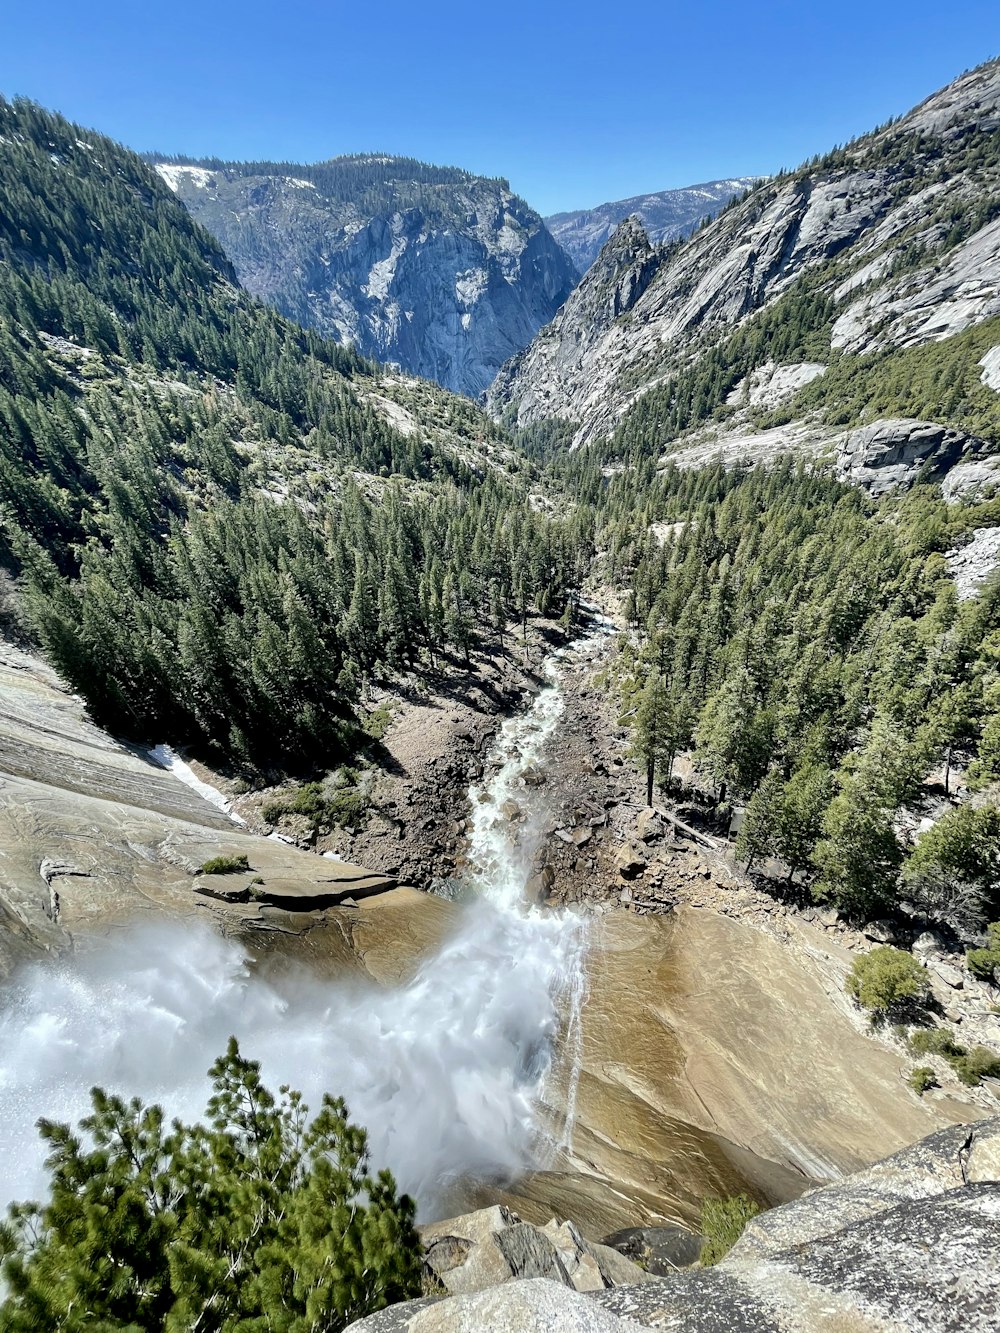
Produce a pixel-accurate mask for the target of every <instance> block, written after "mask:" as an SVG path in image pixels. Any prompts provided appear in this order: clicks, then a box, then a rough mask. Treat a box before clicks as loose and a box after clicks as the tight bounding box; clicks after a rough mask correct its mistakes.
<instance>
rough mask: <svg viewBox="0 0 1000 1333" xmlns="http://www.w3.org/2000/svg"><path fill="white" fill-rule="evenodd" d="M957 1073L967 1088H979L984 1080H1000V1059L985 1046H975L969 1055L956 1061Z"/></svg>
mask: <svg viewBox="0 0 1000 1333" xmlns="http://www.w3.org/2000/svg"><path fill="white" fill-rule="evenodd" d="M954 1065H955V1073H956V1074H957V1075H958V1077H959V1081H960V1082H961V1083H964V1084H965V1085H966V1087H969V1088H975V1087H977V1086H978V1085H979V1084H980V1083H981V1082H982V1080H983V1079H984V1078H1000V1057H998V1056H995V1055H994V1054H993V1052H992V1051H988V1050H987V1049H986V1047H985V1046H974V1047H973V1048H972V1050H971V1051H969V1053H968V1054H967V1055H964V1056H962V1057H961V1058H960V1059H958V1060H956V1061H954Z"/></svg>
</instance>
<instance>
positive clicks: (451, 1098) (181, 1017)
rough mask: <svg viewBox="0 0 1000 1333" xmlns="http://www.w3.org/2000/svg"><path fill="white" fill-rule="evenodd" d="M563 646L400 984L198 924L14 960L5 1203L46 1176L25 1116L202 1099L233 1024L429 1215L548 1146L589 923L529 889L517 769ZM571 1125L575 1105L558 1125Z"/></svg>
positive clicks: (528, 810) (537, 817)
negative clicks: (296, 961)
mask: <svg viewBox="0 0 1000 1333" xmlns="http://www.w3.org/2000/svg"><path fill="white" fill-rule="evenodd" d="M604 633H606V628H605V627H604V626H603V625H602V626H600V627H599V629H598V630H597V631H596V632H595V634H594V635H592V636H591V637H590V639H589V640H584V641H583V643H582V644H581V645H579V650H580V651H584V652H587V651H592V650H593V649H594V647H595V646H596V643H597V642H598V640H599V637H600V636H601V635H603V634H604ZM559 656H560V655H559V654H557V655H556V656H555V657H554V658H553V659H550V661H549V662H548V664H547V666H546V676H547V683H546V685H545V687H544V688H543V689H542V691H541V692H540V694H539V695H538V697H537V698H536V700H535V702H534V705H533V707H532V708H531V709H530V710H528V711H527V712H526V713H524V714H522V715H521V716H519V717H517V718H514V719H511V720H509V721H507V722H505V723H504V725H503V728H502V732H501V735H500V737H499V738H498V741H497V745H496V749H495V751H494V765H493V766H492V768H491V770H490V771H491V772H492V776H491V777H490V778H489V779H488V780H486V781H485V782H484V784H483V785H482V786H480V787H476V788H473V790H472V792H471V796H472V821H471V823H472V827H471V832H470V836H469V856H470V862H471V866H472V869H471V871H470V873H469V874H468V876H467V889H466V897H464V898H463V903H462V910H461V919H460V924H459V926H458V928H457V930H456V931H455V933H454V934H453V935H452V936H451V938H450V939H448V940H447V941H446V942H445V943H444V944H443V946H442V947H441V948H440V949H439V951H438V952H437V953H436V954H435V955H434V956H433V957H432V958H430V959H429V960H428V961H427V962H426V963H425V964H424V965H423V966H422V967H421V969H420V971H419V973H418V974H417V975H416V977H415V978H414V979H413V980H412V981H411V982H409V983H408V984H406V985H403V986H400V987H397V988H394V989H384V988H380V987H377V986H375V985H374V984H372V985H361V984H358V983H355V984H348V983H343V982H335V983H331V982H328V981H320V980H318V979H317V978H315V977H312V976H309V975H305V974H300V975H298V976H296V977H293V978H290V979H289V978H285V979H283V980H281V981H275V980H266V979H264V978H262V977H261V976H260V975H259V974H256V973H255V972H254V971H253V970H252V969H251V968H250V967H249V966H248V959H247V956H246V954H245V953H244V951H243V950H242V948H241V947H240V946H239V945H237V944H235V943H233V942H232V941H227V940H225V939H223V938H221V937H220V936H219V935H217V934H216V933H214V932H213V931H212V930H211V929H210V928H209V927H208V926H207V925H205V924H202V923H197V924H189V923H171V924H167V925H146V926H143V927H141V928H138V929H133V930H123V931H122V932H120V933H119V934H118V935H117V936H116V937H115V938H113V939H112V940H111V941H109V942H108V943H107V944H105V945H102V946H101V947H99V948H95V949H93V950H92V951H90V952H87V953H85V954H82V955H81V956H79V957H77V958H74V959H69V960H64V961H63V962H61V963H59V964H55V965H36V966H34V967H33V968H30V969H28V970H27V971H25V972H24V973H22V974H21V975H20V977H19V979H18V980H17V982H16V984H15V985H14V986H12V987H10V988H8V992H7V994H5V995H3V996H2V997H0V1125H2V1127H3V1130H2V1147H3V1151H2V1154H0V1203H4V1204H5V1203H6V1202H7V1201H8V1200H10V1199H13V1198H26V1197H36V1196H37V1195H38V1194H39V1191H40V1190H41V1189H42V1188H43V1181H44V1175H43V1172H42V1169H41V1158H42V1153H41V1151H40V1145H39V1144H38V1140H37V1135H36V1132H35V1130H34V1122H35V1121H36V1119H37V1118H38V1116H40V1115H45V1116H47V1117H48V1118H50V1119H58V1120H75V1119H77V1118H78V1117H79V1116H80V1115H81V1114H83V1113H84V1112H85V1111H86V1110H87V1107H88V1096H87V1094H88V1090H89V1088H90V1087H91V1086H92V1085H94V1084H100V1085H102V1086H104V1087H107V1088H109V1089H114V1090H116V1091H120V1092H122V1093H125V1094H128V1095H132V1094H137V1095H140V1096H142V1097H144V1098H145V1099H147V1100H157V1101H160V1102H162V1103H163V1104H164V1105H165V1106H166V1107H167V1109H168V1111H169V1113H170V1114H173V1115H181V1116H183V1117H185V1118H195V1117H197V1116H198V1115H199V1114H200V1113H201V1112H202V1111H203V1109H204V1104H205V1100H206V1097H207V1091H208V1085H207V1079H206V1078H205V1071H206V1070H207V1068H208V1066H209V1065H210V1064H211V1062H212V1061H213V1059H214V1058H215V1057H216V1055H218V1054H219V1053H220V1052H221V1051H222V1050H223V1049H224V1047H225V1042H226V1039H227V1038H228V1036H229V1034H230V1033H235V1034H236V1035H237V1036H238V1037H239V1039H240V1042H241V1046H242V1049H243V1051H244V1053H245V1054H247V1055H249V1056H251V1057H253V1058H255V1059H258V1060H260V1061H261V1063H262V1066H263V1072H264V1075H265V1077H266V1079H267V1080H268V1081H269V1082H270V1084H271V1085H272V1086H277V1085H278V1084H279V1083H284V1082H287V1083H291V1084H292V1085H293V1086H295V1087H299V1088H301V1089H302V1090H303V1091H304V1092H305V1094H306V1098H307V1101H309V1102H310V1104H311V1105H313V1106H316V1105H317V1103H318V1100H319V1096H320V1094H321V1093H322V1092H323V1091H324V1090H326V1089H329V1090H330V1091H332V1092H334V1093H337V1094H340V1095H342V1096H343V1097H344V1098H345V1099H346V1100H347V1103H348V1106H349V1108H350V1111H351V1114H352V1117H353V1118H354V1119H355V1120H357V1121H358V1122H359V1123H361V1124H364V1125H366V1126H367V1128H368V1130H369V1136H370V1140H371V1146H372V1153H373V1159H374V1161H375V1163H376V1164H377V1165H379V1166H381V1165H386V1166H389V1167H390V1168H391V1169H392V1170H393V1172H394V1173H395V1175H396V1178H397V1181H398V1183H399V1185H400V1186H401V1188H403V1189H405V1190H407V1191H408V1192H410V1193H411V1194H413V1195H414V1196H415V1197H416V1198H417V1200H418V1203H419V1206H420V1211H421V1213H422V1215H423V1216H425V1217H429V1216H433V1215H434V1214H435V1211H436V1210H437V1209H438V1208H439V1207H442V1206H444V1205H445V1201H446V1199H447V1195H448V1191H449V1188H450V1187H451V1186H453V1185H454V1183H455V1181H456V1180H459V1179H464V1178H468V1177H480V1178H485V1179H510V1178H511V1177H513V1176H515V1175H516V1174H517V1173H518V1172H520V1171H522V1170H524V1169H526V1168H528V1167H531V1166H537V1165H542V1164H544V1162H545V1161H546V1160H547V1159H548V1157H549V1156H550V1155H551V1153H552V1151H553V1149H554V1147H555V1146H556V1145H555V1143H554V1142H553V1140H552V1139H551V1137H549V1136H547V1135H545V1134H543V1133H542V1132H541V1131H540V1130H539V1127H538V1115H537V1112H536V1104H537V1101H538V1099H539V1097H540V1096H541V1095H542V1094H543V1093H544V1092H545V1090H546V1087H547V1086H548V1087H549V1091H550V1093H551V1094H552V1096H553V1099H558V1097H559V1096H561V1098H562V1099H563V1101H564V1102H565V1103H566V1104H567V1106H568V1107H569V1108H570V1110H571V1107H572V1101H573V1097H574V1095H575V1067H576V1064H577V1062H578V1059H579V1043H580V1006H581V1004H582V1000H583V997H584V993H585V979H584V978H585V974H584V950H585V942H586V941H585V927H584V924H583V922H582V921H581V920H580V919H579V918H577V917H574V916H572V915H570V914H568V913H561V912H542V911H538V910H536V909H532V908H529V907H526V906H525V905H524V903H523V900H522V890H523V886H524V883H525V880H526V878H527V876H528V874H529V873H530V867H531V861H532V852H533V849H534V847H535V845H536V842H535V840H536V838H537V836H538V833H539V831H540V828H541V823H542V812H541V810H540V809H539V806H540V805H544V788H526V787H525V786H524V785H523V783H522V781H521V774H522V773H523V772H524V771H525V769H526V768H530V767H531V766H533V765H537V766H538V767H539V768H542V767H544V758H545V749H546V744H547V742H548V740H549V739H550V737H551V736H552V733H553V731H554V730H555V729H556V727H557V726H558V724H559V719H560V717H561V715H562V712H563V708H564V702H563V698H562V694H561V692H560V689H559V684H558V657H559ZM511 800H513V801H515V802H516V803H517V804H518V806H519V807H520V808H521V810H522V811H523V812H524V815H525V818H524V819H522V820H520V821H519V822H518V823H516V824H511V822H510V821H509V819H507V818H506V817H505V816H504V814H503V810H502V807H503V806H504V803H505V802H507V801H511ZM560 1037H561V1040H560ZM555 1082H558V1084H559V1087H558V1089H555V1088H553V1087H552V1084H553V1083H555ZM570 1130H571V1114H567V1116H566V1119H565V1125H564V1130H563V1138H564V1139H565V1138H566V1136H567V1135H568V1133H569V1132H570Z"/></svg>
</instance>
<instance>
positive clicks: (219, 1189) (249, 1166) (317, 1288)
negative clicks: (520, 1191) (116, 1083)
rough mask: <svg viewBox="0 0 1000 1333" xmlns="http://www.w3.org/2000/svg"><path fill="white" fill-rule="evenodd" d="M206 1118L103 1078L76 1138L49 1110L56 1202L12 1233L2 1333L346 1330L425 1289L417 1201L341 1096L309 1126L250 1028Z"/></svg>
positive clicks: (33, 1208) (228, 1057) (15, 1215)
mask: <svg viewBox="0 0 1000 1333" xmlns="http://www.w3.org/2000/svg"><path fill="white" fill-rule="evenodd" d="M210 1073H211V1077H212V1086H213V1094H212V1097H211V1100H210V1101H209V1104H208V1109H207V1114H206V1123H204V1124H194V1125H185V1124H183V1123H181V1122H180V1121H174V1122H173V1124H172V1125H168V1123H167V1121H166V1119H165V1116H164V1112H163V1110H162V1109H161V1108H160V1107H159V1106H145V1105H143V1104H142V1103H141V1102H140V1101H139V1100H138V1099H136V1098H133V1099H132V1100H130V1101H125V1100H123V1099H122V1098H120V1097H117V1096H113V1095H110V1094H108V1093H106V1092H104V1091H103V1090H102V1089H100V1088H95V1089H94V1091H93V1093H92V1105H93V1110H92V1113H91V1114H90V1115H89V1116H88V1117H86V1118H85V1119H84V1120H83V1121H81V1123H80V1130H79V1133H78V1134H74V1133H73V1132H72V1131H71V1130H70V1128H69V1126H68V1125H62V1124H57V1123H54V1122H52V1121H45V1120H43V1121H41V1122H40V1126H39V1128H40V1132H41V1135H42V1137H43V1139H45V1141H46V1143H47V1144H48V1146H49V1150H50V1152H49V1158H48V1162H47V1165H48V1169H49V1171H50V1174H51V1186H50V1196H49V1199H48V1200H47V1202H45V1203H44V1204H18V1205H14V1206H13V1207H12V1208H11V1212H10V1218H9V1220H8V1222H7V1223H6V1224H4V1225H3V1227H2V1229H0V1252H2V1255H3V1263H2V1276H3V1282H4V1288H5V1295H4V1299H3V1303H2V1305H0V1330H2V1331H3V1333H38V1330H41V1329H55V1328H58V1329H63V1330H65V1331H66V1333H76V1331H77V1330H79V1331H80V1333H83V1330H85V1329H93V1328H102V1329H108V1330H111V1329H121V1330H125V1329H129V1330H150V1331H151V1333H152V1330H165V1331H166V1333H169V1331H170V1330H180V1329H193V1328H197V1329H199V1330H208V1331H209V1333H212V1331H216V1333H249V1330H251V1329H263V1328H271V1329H281V1330H286V1333H335V1331H336V1330H339V1329H343V1328H345V1327H346V1326H347V1325H348V1324H350V1323H352V1322H354V1321H355V1320H356V1319H359V1318H362V1317H363V1316H365V1315H366V1314H370V1313H371V1312H373V1311H374V1310H378V1309H381V1308H382V1307H383V1306H385V1305H388V1304H391V1303H393V1302H395V1301H400V1300H405V1299H407V1298H408V1297H410V1296H414V1295H417V1294H418V1293H419V1291H420V1264H421V1247H420V1242H419V1239H418V1237H417V1235H416V1232H415V1230H414V1227H413V1215H414V1208H413V1204H412V1202H411V1201H410V1200H409V1199H408V1198H407V1197H406V1196H405V1195H404V1196H402V1197H397V1195H396V1189H395V1184H394V1182H393V1180H392V1177H391V1176H390V1175H389V1173H388V1172H386V1171H381V1172H379V1173H378V1174H377V1175H373V1174H372V1172H371V1171H370V1169H369V1164H368V1148H367V1143H366V1138H365V1134H364V1131H363V1130H361V1129H358V1128H357V1127H356V1126H354V1125H352V1124H351V1123H350V1122H349V1120H348V1118H347V1109H346V1107H345V1106H344V1103H343V1102H342V1101H340V1100H338V1099H335V1098H332V1097H329V1096H326V1097H324V1098H323V1102H322V1106H321V1108H320V1110H319V1113H318V1114H317V1115H316V1116H315V1117H314V1118H313V1119H312V1120H311V1121H310V1120H309V1119H308V1116H307V1108H306V1106H305V1105H304V1104H303V1102H302V1099H301V1097H300V1095H299V1094H298V1093H296V1092H290V1091H288V1090H287V1089H284V1090H283V1091H282V1096H281V1099H280V1100H277V1099H276V1098H275V1097H274V1096H273V1095H272V1094H271V1093H270V1092H269V1091H268V1090H267V1088H266V1087H265V1086H264V1085H263V1084H262V1082H261V1080H260V1071H259V1066H258V1065H257V1064H256V1062H254V1061H251V1060H247V1059H245V1058H244V1057H243V1056H242V1055H241V1054H240V1051H239V1048H238V1046H237V1044H236V1041H235V1039H231V1040H230V1043H229V1049H228V1051H227V1053H226V1054H225V1055H224V1056H223V1057H221V1058H220V1059H219V1060H218V1061H217V1062H216V1063H215V1065H214V1066H213V1067H212V1070H211V1071H210Z"/></svg>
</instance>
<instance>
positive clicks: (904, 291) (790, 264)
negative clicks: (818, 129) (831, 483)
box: [489, 60, 1000, 493]
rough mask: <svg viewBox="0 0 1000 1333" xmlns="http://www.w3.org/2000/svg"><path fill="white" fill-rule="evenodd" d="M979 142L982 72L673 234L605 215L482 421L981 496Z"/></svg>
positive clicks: (983, 253) (984, 442) (989, 180)
mask: <svg viewBox="0 0 1000 1333" xmlns="http://www.w3.org/2000/svg"><path fill="white" fill-rule="evenodd" d="M998 130H1000V61H997V60H993V61H990V62H988V63H987V64H985V65H982V66H980V67H979V68H977V69H975V70H971V71H968V72H967V73H965V74H963V75H961V76H960V77H959V78H957V79H956V80H954V82H953V83H951V84H949V85H948V86H947V87H946V88H943V89H941V90H939V91H938V92H936V93H935V94H933V95H932V96H931V97H929V98H927V99H926V100H925V101H924V102H922V103H921V104H920V105H919V106H917V107H915V108H914V109H913V110H911V111H910V112H908V113H907V114H906V115H904V116H902V117H899V118H897V119H895V120H893V121H890V122H889V123H888V124H886V125H883V126H881V127H879V128H877V129H875V130H873V131H871V132H870V133H869V134H866V135H863V136H861V137H860V138H858V139H856V140H854V141H852V142H851V143H848V144H846V145H844V146H840V147H836V148H834V149H832V150H831V151H829V152H827V153H825V154H823V155H818V156H817V157H815V158H813V159H812V160H811V161H809V162H807V163H805V164H803V165H802V166H801V167H799V168H797V169H796V170H794V171H786V172H782V173H780V174H779V175H777V176H775V177H773V178H771V179H770V180H767V181H764V182H762V183H760V184H759V185H758V186H756V187H755V188H754V189H753V190H751V191H750V192H749V193H748V194H747V196H746V197H745V198H744V199H742V200H740V201H738V202H736V203H735V204H734V205H732V206H731V207H730V208H728V209H727V210H726V211H725V212H724V213H723V214H722V215H721V216H719V217H718V218H716V220H715V221H714V222H712V223H711V224H710V225H708V226H706V227H704V228H701V229H699V230H698V231H697V232H696V233H695V234H694V235H693V236H691V237H690V238H689V239H687V240H685V241H682V242H679V243H674V244H673V245H671V246H659V247H654V246H651V245H650V243H649V241H648V239H647V238H646V236H645V235H644V233H643V231H642V228H641V227H640V226H639V224H638V222H637V220H636V219H631V220H630V221H628V222H625V223H622V224H621V226H620V227H619V228H618V230H617V231H616V232H615V233H614V235H613V236H612V238H611V239H610V240H609V241H608V242H607V244H606V245H605V247H604V250H603V251H602V252H601V255H600V257H599V259H598V261H597V262H596V263H595V264H594V265H593V266H592V268H591V269H590V271H589V272H588V273H587V274H586V276H585V277H584V279H583V280H582V281H581V283H580V284H579V286H578V287H577V288H576V290H575V291H574V293H573V295H572V296H571V297H570V299H569V300H568V301H567V302H566V304H565V305H564V306H563V308H562V309H561V310H560V311H559V313H558V315H557V316H556V318H555V319H554V320H553V321H552V323H551V324H549V325H547V326H546V327H545V328H544V329H542V330H541V331H540V332H539V334H538V335H537V337H536V338H535V339H534V340H533V342H532V343H531V345H530V346H529V347H528V348H526V349H525V350H524V351H523V352H522V353H520V354H519V355H518V356H517V357H516V358H514V359H512V361H511V362H509V363H508V365H507V366H505V367H504V369H503V371H501V373H500V375H499V376H498V377H497V380H496V382H495V383H494V385H493V386H492V388H491V391H490V394H489V402H490V405H491V408H492V410H493V411H494V413H495V414H496V415H497V416H499V417H502V419H503V420H504V421H506V422H509V423H510V424H512V425H516V426H518V427H521V428H529V427H530V428H532V429H533V430H535V431H536V432H538V431H541V432H543V433H545V432H548V433H549V434H552V432H553V431H555V430H556V428H557V436H556V435H553V438H558V439H559V440H560V441H566V440H572V441H573V442H574V443H575V444H576V445H581V444H586V443H588V442H599V441H602V440H603V441H606V442H608V445H609V447H610V449H611V450H612V451H614V452H615V453H617V454H620V455H622V456H627V457H636V456H641V455H645V456H649V457H657V456H659V455H661V454H663V453H664V452H669V454H670V455H671V456H672V457H674V458H676V459H679V460H683V461H685V462H689V463H691V464H697V463H701V462H705V461H707V460H711V459H715V458H718V457H724V458H727V459H729V458H731V459H734V460H742V459H744V458H754V459H768V458H771V457H773V456H775V454H777V453H780V452H782V451H787V450H789V449H794V450H796V451H799V452H803V453H807V454H810V455H813V456H815V455H820V456H822V457H831V458H835V459H836V460H837V466H838V470H839V471H840V472H841V473H842V475H846V476H849V477H850V478H851V479H852V480H856V481H858V483H859V484H862V485H865V486H868V487H870V488H872V489H874V490H876V491H881V490H882V489H884V488H886V487H887V486H889V485H898V484H910V483H911V482H912V480H913V478H914V477H915V476H916V475H917V474H918V472H919V471H920V468H921V467H923V468H924V472H923V473H921V475H928V476H933V477H935V479H937V477H938V476H939V475H940V474H941V473H942V472H943V471H945V470H948V469H951V467H952V465H953V464H954V463H956V462H957V460H958V459H961V460H962V462H961V467H960V469H957V470H956V471H955V472H954V473H951V472H949V478H948V484H949V488H950V491H951V492H953V493H958V491H957V490H956V488H959V487H960V488H962V489H965V488H967V487H972V486H976V487H996V486H997V485H998V484H1000V469H998V468H996V467H995V466H994V465H995V464H996V463H998V462H1000V459H998V458H996V457H995V456H996V455H998V454H1000V375H998V374H997V373H996V366H997V365H1000V134H998ZM552 423H555V424H552ZM932 441H937V442H938V443H937V444H933V446H932V443H931V442H932ZM928 450H932V452H933V458H931V455H930V454H929V453H928ZM904 464H905V466H904Z"/></svg>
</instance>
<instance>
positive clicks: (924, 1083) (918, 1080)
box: [907, 1065, 937, 1097]
mask: <svg viewBox="0 0 1000 1333" xmlns="http://www.w3.org/2000/svg"><path fill="white" fill-rule="evenodd" d="M907 1082H908V1083H909V1085H910V1087H911V1088H912V1089H913V1091H914V1092H916V1093H919V1094H920V1096H921V1097H922V1096H923V1095H924V1093H925V1092H926V1091H927V1089H928V1088H933V1087H934V1086H935V1085H936V1084H937V1076H936V1075H935V1073H934V1070H933V1069H931V1067H930V1065H917V1066H916V1068H915V1069H911V1070H910V1077H909V1078H908V1079H907Z"/></svg>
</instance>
